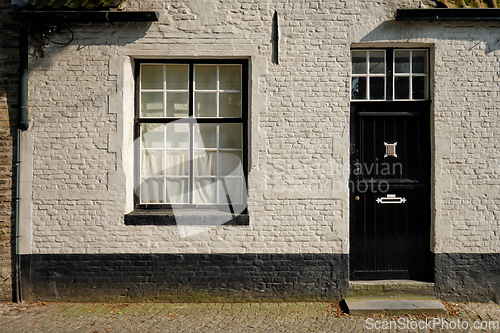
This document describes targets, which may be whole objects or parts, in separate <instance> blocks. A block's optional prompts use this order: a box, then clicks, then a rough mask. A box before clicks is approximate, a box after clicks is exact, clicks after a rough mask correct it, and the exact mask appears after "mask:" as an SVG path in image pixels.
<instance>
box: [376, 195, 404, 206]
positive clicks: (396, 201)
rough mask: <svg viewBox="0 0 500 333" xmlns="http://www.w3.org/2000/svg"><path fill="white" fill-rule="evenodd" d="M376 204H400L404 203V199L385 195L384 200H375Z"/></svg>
mask: <svg viewBox="0 0 500 333" xmlns="http://www.w3.org/2000/svg"><path fill="white" fill-rule="evenodd" d="M376 201H377V203H379V204H391V203H392V204H400V203H405V202H406V198H402V197H396V195H395V194H387V197H385V198H377V200H376Z"/></svg>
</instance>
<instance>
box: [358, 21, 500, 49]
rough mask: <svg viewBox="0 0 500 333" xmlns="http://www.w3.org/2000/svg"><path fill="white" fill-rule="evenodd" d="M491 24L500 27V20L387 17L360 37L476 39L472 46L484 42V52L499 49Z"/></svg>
mask: <svg viewBox="0 0 500 333" xmlns="http://www.w3.org/2000/svg"><path fill="white" fill-rule="evenodd" d="M491 28H494V29H498V28H500V22H498V23H497V22H488V24H487V25H485V22H484V21H477V22H474V21H447V22H419V21H410V22H402V21H394V20H393V21H385V22H383V23H382V24H380V25H379V26H378V27H376V28H375V29H373V30H372V31H370V32H369V33H368V34H366V35H365V36H364V37H362V38H360V42H362V43H373V42H389V41H391V42H394V41H398V42H402V43H405V42H417V43H418V42H424V43H429V42H435V41H438V40H457V41H458V40H460V41H470V42H474V41H475V42H476V43H475V44H474V45H473V46H472V47H471V48H470V49H469V50H472V49H474V48H476V47H478V46H479V45H480V44H481V43H485V54H486V55H487V54H489V53H491V52H495V51H498V50H500V36H499V35H497V34H492V33H491Z"/></svg>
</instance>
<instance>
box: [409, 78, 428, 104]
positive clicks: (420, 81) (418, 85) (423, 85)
mask: <svg viewBox="0 0 500 333" xmlns="http://www.w3.org/2000/svg"><path fill="white" fill-rule="evenodd" d="M412 80H413V82H412V94H413V96H412V98H413V99H427V77H425V76H414V77H413V79H412Z"/></svg>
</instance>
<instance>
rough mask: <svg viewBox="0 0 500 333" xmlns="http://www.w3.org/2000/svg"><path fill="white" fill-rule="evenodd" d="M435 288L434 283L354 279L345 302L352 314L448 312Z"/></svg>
mask: <svg viewBox="0 0 500 333" xmlns="http://www.w3.org/2000/svg"><path fill="white" fill-rule="evenodd" d="M433 290H434V284H433V283H428V282H420V281H411V280H378V281H351V282H350V283H349V292H348V294H347V295H346V297H345V298H344V301H343V303H344V304H343V305H344V308H345V312H347V313H348V314H351V315H377V314H387V315H389V314H392V315H402V314H412V315H422V314H447V313H448V312H447V310H446V308H445V307H444V305H443V304H442V303H441V302H440V301H439V300H438V299H437V298H436V297H434V295H433Z"/></svg>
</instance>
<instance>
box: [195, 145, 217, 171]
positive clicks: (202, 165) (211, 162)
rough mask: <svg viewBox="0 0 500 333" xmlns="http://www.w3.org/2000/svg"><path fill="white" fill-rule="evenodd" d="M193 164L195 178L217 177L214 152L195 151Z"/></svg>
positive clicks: (215, 153)
mask: <svg viewBox="0 0 500 333" xmlns="http://www.w3.org/2000/svg"><path fill="white" fill-rule="evenodd" d="M193 164H194V175H195V176H217V152H216V151H206V150H196V151H195V152H194V163H193Z"/></svg>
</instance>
